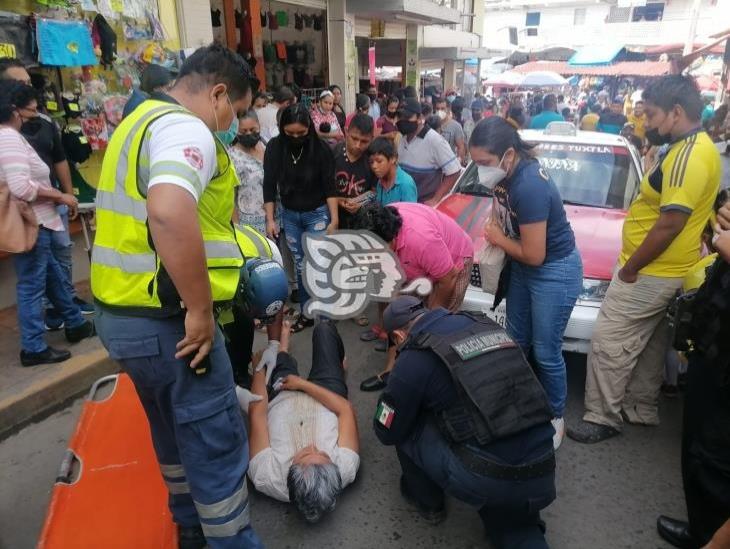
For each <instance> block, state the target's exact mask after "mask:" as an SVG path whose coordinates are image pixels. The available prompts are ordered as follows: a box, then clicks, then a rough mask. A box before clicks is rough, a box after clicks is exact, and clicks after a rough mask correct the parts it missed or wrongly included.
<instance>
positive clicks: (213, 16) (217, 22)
mask: <svg viewBox="0 0 730 549" xmlns="http://www.w3.org/2000/svg"><path fill="white" fill-rule="evenodd" d="M210 20H211V22H212V24H213V26H214V27H220V26H221V10H210Z"/></svg>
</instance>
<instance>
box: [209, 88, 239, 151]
mask: <svg viewBox="0 0 730 549" xmlns="http://www.w3.org/2000/svg"><path fill="white" fill-rule="evenodd" d="M226 101H228V105H229V106H230V107H231V112H232V113H233V120H231V125H230V126H229V127H228V129H227V130H225V131H220V130H216V131H215V132H214V133H215V136H216V137H217V138H218V139H220V142H221V143H223V144H224V145H226V146H228V145H231V144H232V143H233V142H234V141H235V140H236V137H237V136H238V119H237V118H236V111H234V110H233V105H231V100H230V99H228V97H227V96H226ZM213 114H214V115H215V110H213ZM215 125H216V127H218V117H217V116H216V119H215Z"/></svg>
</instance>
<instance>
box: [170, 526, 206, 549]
mask: <svg viewBox="0 0 730 549" xmlns="http://www.w3.org/2000/svg"><path fill="white" fill-rule="evenodd" d="M207 543H208V542H206V541H205V535H204V534H203V529H202V528H201V527H200V526H178V527H177V546H178V549H205V547H206V546H207Z"/></svg>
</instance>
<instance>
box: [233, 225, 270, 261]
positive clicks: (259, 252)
mask: <svg viewBox="0 0 730 549" xmlns="http://www.w3.org/2000/svg"><path fill="white" fill-rule="evenodd" d="M236 231H237V232H238V233H239V237H238V241H239V244H240V245H241V247H242V248H243V253H244V255H245V256H246V259H252V258H254V257H262V258H266V259H270V258H271V256H272V253H271V246H270V245H269V241H268V240H266V237H265V236H264V235H262V234H261V233H260V232H258V231H257V230H256V229H254V228H253V227H250V226H248V225H239V226H238V227H236ZM241 236H242V237H243V238H245V239H246V240H245V242H241V238H240V237H241ZM246 243H250V244H251V245H252V246H253V248H254V249H255V250H256V253H255V255H253V254H249V253H247V252H248V248H250V247H251V246H246Z"/></svg>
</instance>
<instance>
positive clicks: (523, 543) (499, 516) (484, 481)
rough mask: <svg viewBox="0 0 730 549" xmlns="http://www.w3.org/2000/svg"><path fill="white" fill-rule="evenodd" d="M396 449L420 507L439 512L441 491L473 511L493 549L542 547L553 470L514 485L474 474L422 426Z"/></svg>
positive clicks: (436, 431)
mask: <svg viewBox="0 0 730 549" xmlns="http://www.w3.org/2000/svg"><path fill="white" fill-rule="evenodd" d="M396 451H397V453H398V460H399V461H400V464H401V468H402V470H403V481H404V482H405V484H406V488H407V490H408V492H409V493H410V495H411V496H412V497H413V498H414V499H416V500H417V501H418V502H419V503H420V504H421V505H423V506H425V507H427V508H430V509H440V508H442V507H443V506H444V492H445V493H447V494H449V495H450V496H452V497H455V498H456V499H459V500H461V501H463V502H465V503H467V504H469V505H472V506H474V507H476V508H477V509H478V510H479V516H480V517H481V519H482V522H483V523H484V528H485V530H486V534H487V537H489V539H490V541H491V542H492V544H493V545H494V546H495V547H496V548H497V549H547V547H548V545H547V542H546V541H545V534H544V524H543V523H542V521H541V520H540V510H541V509H544V508H545V507H547V506H548V505H550V503H551V502H552V501H553V500H554V499H555V473H554V472H552V473H550V474H547V475H544V476H541V477H537V478H533V479H529V480H520V481H516V480H500V479H497V478H493V477H488V476H483V475H478V474H476V473H474V472H472V471H470V470H469V469H468V468H467V467H466V466H465V465H464V464H463V463H462V462H461V460H460V459H459V457H458V456H456V455H455V454H454V452H453V451H452V450H451V447H450V446H449V443H448V442H447V440H446V438H445V437H444V436H443V435H442V434H441V432H440V431H439V429H438V427H436V426H435V425H434V424H433V423H425V424H424V426H423V429H422V430H420V431H418V430H417V431H416V432H415V433H414V434H413V436H411V437H410V438H408V439H407V440H406V441H405V442H403V443H402V444H399V445H397V446H396ZM475 451H477V452H478V450H475ZM549 452H552V447H551V448H549ZM549 452H548V453H549ZM546 457H547V454H546ZM538 461H540V460H538ZM515 465H516V464H515ZM525 465H528V464H525Z"/></svg>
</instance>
